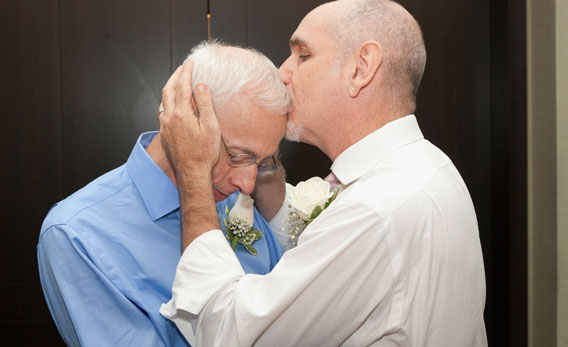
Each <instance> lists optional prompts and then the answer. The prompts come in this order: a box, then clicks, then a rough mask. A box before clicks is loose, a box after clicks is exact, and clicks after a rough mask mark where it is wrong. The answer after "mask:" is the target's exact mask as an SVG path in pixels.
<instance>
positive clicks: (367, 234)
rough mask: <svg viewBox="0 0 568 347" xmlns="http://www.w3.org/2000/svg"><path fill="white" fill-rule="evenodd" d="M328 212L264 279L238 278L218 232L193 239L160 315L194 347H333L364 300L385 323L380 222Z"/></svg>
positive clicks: (386, 268) (346, 207) (386, 284)
mask: <svg viewBox="0 0 568 347" xmlns="http://www.w3.org/2000/svg"><path fill="white" fill-rule="evenodd" d="M334 207H335V208H334V209H333V213H330V212H332V211H330V210H331V208H330V209H328V210H326V211H324V212H323V213H322V215H321V216H320V217H319V218H318V219H316V220H315V221H314V222H312V224H310V225H309V226H308V228H307V229H306V230H305V231H304V234H303V235H302V236H301V238H300V242H299V245H298V247H296V248H293V249H291V250H290V251H288V252H286V253H284V255H283V257H282V259H281V260H280V262H279V263H278V264H277V265H276V267H275V268H274V269H273V271H272V272H270V273H269V274H267V275H264V276H260V275H251V274H247V275H245V274H244V273H243V271H242V269H241V267H240V266H239V263H238V261H237V258H236V257H235V255H234V253H233V252H232V251H231V248H230V247H229V246H228V245H227V242H226V241H225V240H224V238H223V234H222V233H221V232H220V231H215V230H213V231H209V232H207V233H205V234H203V235H201V236H200V237H199V238H197V239H196V240H194V241H193V242H192V243H191V244H190V246H189V247H188V248H187V249H186V251H185V252H184V254H183V255H182V258H181V260H180V263H179V265H178V269H177V272H176V278H175V281H174V285H173V297H172V299H171V300H170V301H169V302H168V303H167V304H164V305H162V308H161V311H160V312H161V313H162V314H163V315H164V316H165V317H166V318H170V319H172V320H173V321H174V322H175V323H176V325H177V326H178V328H179V329H180V331H181V332H182V333H183V334H184V336H185V337H186V338H187V339H188V341H190V343H192V345H195V346H251V345H253V344H255V345H260V346H277V345H292V346H293V345H321V342H322V341H326V343H325V344H326V345H341V344H342V342H343V341H345V339H347V338H348V337H349V334H350V332H352V331H354V330H355V327H357V326H358V325H360V324H362V323H363V320H364V317H365V316H366V313H365V312H367V314H369V313H370V312H371V310H373V307H369V301H371V302H385V308H384V311H385V317H386V314H387V312H389V310H390V307H389V305H391V303H392V300H388V298H387V296H389V295H392V290H391V289H392V284H393V281H394V275H393V271H392V267H391V263H390V260H389V257H388V256H385V257H383V256H377V254H381V253H388V247H387V243H388V242H385V240H384V238H385V237H386V236H385V235H386V234H387V233H385V232H384V230H383V229H384V223H383V222H382V221H381V220H379V219H378V217H377V216H376V214H373V213H372V211H371V210H370V209H369V208H367V207H366V206H364V205H361V204H343V206H337V205H336V206H334ZM340 216H342V217H340ZM346 216H347V217H346ZM371 255H373V256H371ZM369 259H373V260H372V261H369ZM366 275H368V276H379V275H380V280H379V278H378V277H377V280H376V281H375V280H373V279H371V280H366V281H361V280H360V279H361V278H362V277H361V276H366ZM322 317H325V319H322ZM343 317H358V318H354V319H352V320H351V321H348V322H345V319H343ZM377 318H378V319H381V317H377ZM385 321H387V320H386V319H385ZM330 322H341V324H329V323H330Z"/></svg>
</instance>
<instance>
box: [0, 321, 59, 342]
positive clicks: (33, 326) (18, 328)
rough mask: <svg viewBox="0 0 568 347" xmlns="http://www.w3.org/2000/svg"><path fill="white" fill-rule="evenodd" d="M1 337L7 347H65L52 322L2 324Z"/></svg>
mask: <svg viewBox="0 0 568 347" xmlns="http://www.w3.org/2000/svg"><path fill="white" fill-rule="evenodd" d="M0 335H2V343H3V345H6V346H37V347H60V346H61V347H64V346H65V343H63V340H62V339H61V337H60V336H59V332H58V331H57V328H56V327H55V324H53V322H52V321H27V322H26V321H24V322H9V323H0Z"/></svg>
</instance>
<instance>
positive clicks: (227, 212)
mask: <svg viewBox="0 0 568 347" xmlns="http://www.w3.org/2000/svg"><path fill="white" fill-rule="evenodd" d="M225 214H226V215H227V218H229V206H225Z"/></svg>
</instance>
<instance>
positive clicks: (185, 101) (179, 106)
mask: <svg viewBox="0 0 568 347" xmlns="http://www.w3.org/2000/svg"><path fill="white" fill-rule="evenodd" d="M192 68H193V62H192V61H191V60H186V61H185V63H184V64H183V68H182V69H181V73H180V76H179V79H178V82H177V85H176V100H175V105H176V106H175V114H176V115H178V116H181V117H185V116H186V115H189V114H193V110H192V108H191V70H192Z"/></svg>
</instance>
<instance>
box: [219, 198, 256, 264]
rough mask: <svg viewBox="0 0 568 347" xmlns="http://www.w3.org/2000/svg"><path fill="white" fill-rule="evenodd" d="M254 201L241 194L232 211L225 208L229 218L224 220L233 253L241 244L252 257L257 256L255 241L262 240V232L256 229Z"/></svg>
mask: <svg viewBox="0 0 568 347" xmlns="http://www.w3.org/2000/svg"><path fill="white" fill-rule="evenodd" d="M253 203H254V200H253V199H251V197H250V196H248V195H243V194H239V196H238V197H237V201H236V202H235V205H234V206H233V208H232V209H230V210H229V207H228V206H227V207H225V214H226V215H227V218H223V223H224V224H225V232H226V234H227V240H228V241H229V243H230V244H231V248H232V249H233V251H235V250H236V249H237V245H238V244H241V245H243V247H244V248H245V249H246V250H247V251H248V252H249V253H250V254H252V255H257V254H258V252H257V250H256V248H254V246H253V245H252V244H253V243H254V241H256V240H260V239H261V238H262V231H260V230H258V229H254V228H253V225H254V207H253Z"/></svg>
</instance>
